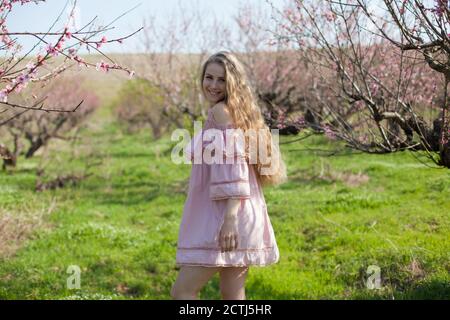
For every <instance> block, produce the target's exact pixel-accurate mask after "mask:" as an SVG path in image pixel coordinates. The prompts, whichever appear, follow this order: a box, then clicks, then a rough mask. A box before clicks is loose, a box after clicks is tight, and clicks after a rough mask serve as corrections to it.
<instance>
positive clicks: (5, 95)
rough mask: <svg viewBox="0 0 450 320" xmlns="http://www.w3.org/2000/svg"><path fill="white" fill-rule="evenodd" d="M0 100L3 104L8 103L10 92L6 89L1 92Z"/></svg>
mask: <svg viewBox="0 0 450 320" xmlns="http://www.w3.org/2000/svg"><path fill="white" fill-rule="evenodd" d="M0 100H1V101H3V102H8V92H7V90H6V89H2V90H0Z"/></svg>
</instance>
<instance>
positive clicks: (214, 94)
mask: <svg viewBox="0 0 450 320" xmlns="http://www.w3.org/2000/svg"><path fill="white" fill-rule="evenodd" d="M209 94H210V95H212V96H214V97H216V96H218V95H219V94H220V91H218V92H212V91H209Z"/></svg>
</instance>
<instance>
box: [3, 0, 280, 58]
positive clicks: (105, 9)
mask: <svg viewBox="0 0 450 320" xmlns="http://www.w3.org/2000/svg"><path fill="white" fill-rule="evenodd" d="M72 1H73V0H70V1H66V0H46V2H43V3H39V4H38V5H36V4H34V3H29V4H26V5H23V6H22V5H20V4H14V6H15V7H14V9H13V11H12V12H11V14H10V15H9V16H8V18H7V26H8V29H9V31H10V32H23V31H29V32H32V31H33V32H46V31H47V30H48V28H49V27H50V26H51V24H52V23H53V22H54V21H55V19H56V18H57V17H58V15H59V14H60V12H64V10H63V9H64V7H65V6H66V4H67V7H68V8H71V7H72V6H71V3H72ZM285 1H287V0H270V2H271V3H273V4H274V5H275V6H276V7H279V8H281V7H282V6H283V4H284V3H285ZM180 3H182V5H183V7H184V8H188V10H189V8H192V9H193V10H194V8H199V9H200V10H201V12H206V13H207V14H208V12H210V13H213V14H214V15H215V16H217V17H218V18H219V19H220V20H221V21H223V23H225V24H227V25H231V26H233V21H232V17H233V15H234V14H235V13H236V11H237V8H238V7H239V6H240V5H242V4H255V5H260V6H262V7H263V8H267V10H268V11H269V12H270V6H269V4H268V3H267V1H266V0H221V1H219V0H127V1H123V0H78V1H77V6H78V13H77V17H78V18H77V24H81V25H85V24H86V23H88V22H89V21H90V20H91V19H93V18H94V17H95V16H98V18H97V20H96V21H97V25H106V24H107V23H109V22H111V21H112V20H114V19H115V18H117V17H118V16H120V15H121V14H123V13H124V12H126V11H128V10H130V9H132V8H133V7H135V6H138V7H137V8H136V9H134V10H133V11H132V12H130V13H128V14H127V15H125V16H124V17H122V18H120V19H119V20H118V21H116V22H115V23H114V24H113V25H114V26H115V29H114V30H111V31H108V37H109V38H112V37H114V38H115V37H121V36H125V35H127V34H129V33H131V32H133V31H135V30H137V29H139V28H140V27H141V26H142V24H143V23H142V21H143V18H145V17H148V16H150V15H156V16H158V17H160V18H161V19H160V20H159V21H164V17H165V16H167V17H168V16H170V14H171V13H172V12H174V11H176V10H177V8H179V4H180ZM68 11H69V10H68V9H67V10H66V12H64V13H63V15H62V18H61V21H60V22H58V24H57V26H58V27H60V28H61V27H62V26H63V23H64V22H65V21H67V17H68ZM53 30H54V31H56V29H53ZM20 43H22V44H23V46H24V50H27V49H30V48H31V47H32V45H33V44H35V43H36V39H35V38H32V37H20ZM138 46H139V40H138V37H136V36H135V37H133V38H130V39H128V40H126V41H125V42H124V44H123V45H120V44H115V43H114V44H108V46H105V47H104V48H102V50H103V51H104V52H105V53H111V52H135V51H136V50H137V48H138ZM193 51H195V49H194V50H193Z"/></svg>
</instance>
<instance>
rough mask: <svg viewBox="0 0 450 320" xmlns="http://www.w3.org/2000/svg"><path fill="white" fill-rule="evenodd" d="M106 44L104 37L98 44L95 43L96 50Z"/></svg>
mask: <svg viewBox="0 0 450 320" xmlns="http://www.w3.org/2000/svg"><path fill="white" fill-rule="evenodd" d="M106 42H107V40H106V37H105V36H103V38H102V39H101V40H100V41H99V42H97V43H96V45H97V49H98V48H100V47H101V46H102V44H104V43H106Z"/></svg>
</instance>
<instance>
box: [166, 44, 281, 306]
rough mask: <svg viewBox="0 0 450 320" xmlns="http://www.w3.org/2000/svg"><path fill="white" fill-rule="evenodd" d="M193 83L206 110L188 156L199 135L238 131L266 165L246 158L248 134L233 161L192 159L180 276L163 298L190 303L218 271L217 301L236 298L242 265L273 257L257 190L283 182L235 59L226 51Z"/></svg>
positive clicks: (240, 295)
mask: <svg viewBox="0 0 450 320" xmlns="http://www.w3.org/2000/svg"><path fill="white" fill-rule="evenodd" d="M200 82H201V88H202V92H203V95H204V97H205V98H206V100H207V101H208V102H209V104H210V108H209V110H208V118H207V121H206V122H205V125H204V126H203V130H202V135H201V136H200V143H196V142H195V141H197V140H198V139H197V138H195V137H194V139H192V140H191V152H194V151H195V149H197V148H201V149H202V150H201V151H204V150H205V144H206V143H205V141H204V139H202V138H203V137H204V136H203V134H204V132H205V131H207V130H209V129H216V132H217V130H220V132H221V133H223V138H224V141H225V142H226V139H227V135H226V132H227V131H229V130H231V129H241V130H242V132H244V133H245V132H250V131H256V132H258V133H259V135H257V138H256V139H259V140H260V141H264V142H263V145H264V146H265V147H266V150H267V155H269V158H270V160H271V162H270V163H269V164H268V162H267V161H266V162H262V161H261V159H260V158H259V157H256V161H255V160H252V161H249V160H250V159H255V158H252V156H251V154H252V153H251V151H250V148H249V145H250V144H251V143H252V142H253V143H255V141H256V144H254V145H257V146H258V143H257V142H258V140H254V138H251V137H254V136H251V135H245V144H244V147H243V148H242V144H241V149H239V150H240V151H241V152H240V156H241V157H234V155H233V157H234V158H233V160H236V159H237V158H239V159H240V160H241V161H234V162H233V163H232V164H229V163H228V162H227V163H225V160H224V161H223V163H213V164H208V163H205V161H202V162H201V163H200V164H196V163H195V162H194V164H193V165H192V171H191V177H190V181H189V191H188V197H187V200H186V203H185V205H184V209H183V218H182V221H181V225H180V229H179V235H178V246H177V255H176V264H177V266H179V267H180V271H179V274H178V278H177V279H176V281H175V283H174V285H173V287H172V290H171V296H172V297H173V298H174V299H186V300H191V299H198V294H199V292H200V290H201V289H202V288H203V286H204V285H205V284H206V283H207V282H208V281H209V279H211V277H212V276H213V275H214V274H215V273H216V272H218V273H219V275H220V290H221V295H222V298H223V299H224V300H244V299H245V279H246V276H247V274H248V270H249V267H250V266H267V265H270V264H274V263H277V262H278V260H279V251H278V247H277V243H276V240H275V235H274V232H273V229H272V225H271V223H270V220H269V216H268V213H267V207H266V203H265V199H264V195H263V192H262V187H263V186H265V185H276V184H279V183H281V182H284V181H285V180H286V169H285V166H284V163H283V161H282V159H281V155H280V153H279V152H277V150H278V149H277V148H276V146H275V148H274V143H273V141H272V139H271V138H272V137H271V132H270V130H269V128H268V127H267V125H266V124H265V123H264V119H263V117H262V114H261V111H260V109H259V107H258V105H257V103H256V99H255V97H254V94H253V92H252V90H251V88H250V86H249V83H248V80H247V78H246V75H245V71H244V68H243V66H242V64H241V63H240V62H239V61H238V59H237V58H236V56H235V55H233V54H232V53H229V52H226V51H221V52H218V53H216V54H214V55H212V56H210V57H209V58H208V59H207V61H206V62H205V63H204V64H203V67H202V72H201V79H200ZM236 146H237V144H236V145H235V146H234V147H236ZM259 146H260V145H259ZM236 148H237V147H236ZM237 149H238V148H237ZM234 150H236V149H234ZM224 155H225V153H224ZM191 159H193V157H192V158H191ZM242 159H243V161H242ZM269 165H270V166H271V170H270V171H271V173H270V174H266V173H264V168H267V167H268V166H269Z"/></svg>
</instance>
